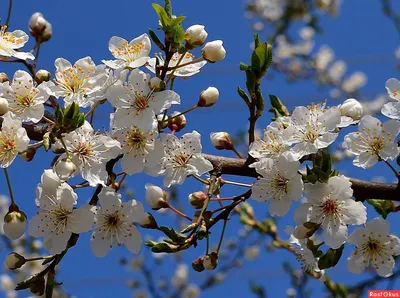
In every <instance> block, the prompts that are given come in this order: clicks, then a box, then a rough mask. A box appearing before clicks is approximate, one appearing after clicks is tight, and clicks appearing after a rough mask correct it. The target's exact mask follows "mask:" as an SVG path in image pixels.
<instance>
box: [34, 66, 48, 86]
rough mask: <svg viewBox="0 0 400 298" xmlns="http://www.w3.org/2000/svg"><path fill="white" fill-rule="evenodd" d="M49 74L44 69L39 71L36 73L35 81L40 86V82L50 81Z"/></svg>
mask: <svg viewBox="0 0 400 298" xmlns="http://www.w3.org/2000/svg"><path fill="white" fill-rule="evenodd" d="M50 77H51V73H50V72H49V71H47V70H45V69H39V70H38V71H37V72H36V75H35V79H36V81H37V82H38V83H39V84H40V83H42V82H48V81H49V80H50Z"/></svg>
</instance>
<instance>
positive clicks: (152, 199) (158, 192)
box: [145, 183, 168, 210]
mask: <svg viewBox="0 0 400 298" xmlns="http://www.w3.org/2000/svg"><path fill="white" fill-rule="evenodd" d="M145 188H146V203H147V204H148V205H149V206H150V207H151V208H152V209H153V210H159V209H161V208H167V207H168V203H167V193H166V192H165V191H163V190H162V189H161V188H160V187H158V186H155V185H153V184H150V183H147V184H146V185H145Z"/></svg>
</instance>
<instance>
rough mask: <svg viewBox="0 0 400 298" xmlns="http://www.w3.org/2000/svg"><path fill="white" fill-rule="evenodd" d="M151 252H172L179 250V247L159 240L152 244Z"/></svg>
mask: <svg viewBox="0 0 400 298" xmlns="http://www.w3.org/2000/svg"><path fill="white" fill-rule="evenodd" d="M151 251H152V252H155V253H160V252H168V253H172V252H177V251H179V247H178V246H176V245H172V244H168V243H165V242H161V243H157V244H156V245H154V246H153V247H152V248H151Z"/></svg>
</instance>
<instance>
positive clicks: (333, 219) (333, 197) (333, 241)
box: [294, 176, 367, 249]
mask: <svg viewBox="0 0 400 298" xmlns="http://www.w3.org/2000/svg"><path fill="white" fill-rule="evenodd" d="M305 194H306V197H307V202H306V203H304V204H302V205H301V206H300V207H299V208H298V209H296V211H295V215H294V216H295V221H296V223H297V224H298V225H300V224H301V223H305V222H312V223H315V224H318V225H321V227H322V230H323V234H322V236H323V238H324V241H325V243H326V244H327V245H329V246H330V247H332V248H334V249H336V248H339V247H340V246H341V245H342V244H343V243H344V242H345V241H346V240H347V236H348V232H347V225H361V224H364V223H365V221H366V219H367V212H366V207H365V206H364V205H363V204H362V202H356V201H354V200H353V199H352V196H353V190H352V189H351V182H350V180H349V179H348V178H347V177H344V176H335V177H331V178H329V180H328V182H327V183H320V182H316V183H315V184H309V183H307V184H306V185H305Z"/></svg>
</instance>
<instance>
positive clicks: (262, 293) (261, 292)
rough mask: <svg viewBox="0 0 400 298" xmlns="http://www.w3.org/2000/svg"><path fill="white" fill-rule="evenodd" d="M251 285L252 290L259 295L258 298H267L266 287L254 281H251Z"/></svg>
mask: <svg viewBox="0 0 400 298" xmlns="http://www.w3.org/2000/svg"><path fill="white" fill-rule="evenodd" d="M249 285H250V290H251V291H252V292H253V293H254V294H255V295H257V297H259V298H263V297H265V289H264V287H262V286H260V285H258V284H256V283H255V282H254V281H252V280H250V281H249Z"/></svg>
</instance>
